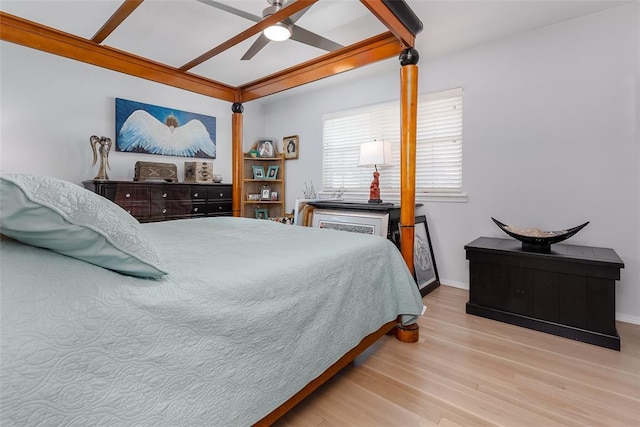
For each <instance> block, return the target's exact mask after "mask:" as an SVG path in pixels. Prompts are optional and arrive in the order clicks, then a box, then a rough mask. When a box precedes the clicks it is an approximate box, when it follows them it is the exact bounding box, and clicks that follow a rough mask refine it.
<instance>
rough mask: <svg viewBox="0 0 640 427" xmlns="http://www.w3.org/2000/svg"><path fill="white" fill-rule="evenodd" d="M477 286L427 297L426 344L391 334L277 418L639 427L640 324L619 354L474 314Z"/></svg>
mask: <svg viewBox="0 0 640 427" xmlns="http://www.w3.org/2000/svg"><path fill="white" fill-rule="evenodd" d="M467 299H468V292H467V291H465V290H462V289H456V288H452V287H448V286H440V287H439V288H438V289H436V290H435V291H434V292H432V293H431V294H429V295H427V296H426V297H425V298H424V302H425V305H426V306H427V307H428V311H427V313H426V314H425V315H424V316H423V317H422V318H421V319H420V321H419V325H420V341H419V342H418V343H415V344H403V343H401V342H399V341H397V340H396V339H395V338H393V337H390V336H386V337H383V338H382V339H381V340H379V341H378V342H377V343H376V344H374V346H373V347H374V348H372V349H370V350H368V351H367V352H366V353H365V354H363V355H361V356H360V357H359V358H358V359H357V360H356V362H354V363H353V364H351V365H350V366H348V367H347V368H345V369H344V370H343V371H342V372H341V373H340V374H338V375H337V376H336V377H334V378H332V379H331V380H330V381H329V382H328V383H327V384H325V385H324V386H322V387H321V388H320V389H318V390H317V391H316V392H315V393H314V394H312V395H311V396H309V397H308V398H307V399H306V400H304V401H303V402H302V403H301V404H300V405H298V406H297V407H296V408H294V410H293V411H291V412H290V413H288V414H287V415H286V416H285V417H284V418H282V419H281V420H280V421H278V423H277V424H276V425H277V426H279V427H284V426H304V427H307V426H322V427H328V426H347V425H352V426H402V427H404V426H433V425H437V426H476V425H482V426H485V425H503V426H551V425H568V426H584V425H599V426H640V326H638V325H632V324H628V323H621V322H618V324H617V327H618V333H619V334H620V337H621V340H622V350H621V351H620V352H618V351H615V350H609V349H605V348H601V347H597V346H594V345H590V344H585V343H581V342H579V341H573V340H570V339H567V338H561V337H556V336H554V335H549V334H545V333H542V332H537V331H532V330H529V329H525V328H520V327H517V326H513V325H508V324H505V323H500V322H496V321H493V320H489V319H484V318H482V317H476V316H472V315H468V314H466V313H465V303H466V302H467Z"/></svg>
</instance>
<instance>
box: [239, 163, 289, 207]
mask: <svg viewBox="0 0 640 427" xmlns="http://www.w3.org/2000/svg"><path fill="white" fill-rule="evenodd" d="M253 166H262V167H263V168H264V172H265V178H264V179H255V178H254V177H253ZM269 166H277V167H278V173H277V175H276V178H275V179H267V178H266V175H267V173H268V170H269ZM242 169H243V171H242V202H241V211H240V216H243V217H246V218H255V217H256V209H266V210H267V212H268V214H269V217H270V218H273V217H282V216H284V214H285V210H284V201H285V197H284V188H285V186H284V184H285V180H284V177H285V171H284V155H283V154H276V156H275V157H251V156H249V154H248V153H244V157H243V160H242ZM264 187H269V189H270V193H272V192H276V193H277V194H278V198H277V200H271V199H269V200H249V194H261V193H262V189H263V188H264Z"/></svg>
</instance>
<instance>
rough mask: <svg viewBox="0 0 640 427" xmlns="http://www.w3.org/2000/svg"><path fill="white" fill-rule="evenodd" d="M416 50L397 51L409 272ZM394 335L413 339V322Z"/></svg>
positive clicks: (403, 243)
mask: <svg viewBox="0 0 640 427" xmlns="http://www.w3.org/2000/svg"><path fill="white" fill-rule="evenodd" d="M419 58H420V56H419V55H418V51H417V50H415V49H414V48H408V49H405V50H404V51H402V53H401V54H400V57H399V59H400V64H401V65H402V68H401V69H400V91H401V93H400V116H401V118H400V120H401V123H400V189H401V190H400V250H401V252H402V257H403V258H404V261H405V263H406V264H407V267H409V270H410V271H411V272H412V273H413V245H414V242H413V237H414V228H415V222H416V220H415V210H416V209H415V206H416V119H417V111H418V65H417V64H418V59H419ZM396 338H398V339H399V340H400V341H403V342H416V341H418V338H419V329H418V325H417V324H412V325H407V326H402V325H401V324H398V327H396Z"/></svg>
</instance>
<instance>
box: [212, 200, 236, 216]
mask: <svg viewBox="0 0 640 427" xmlns="http://www.w3.org/2000/svg"><path fill="white" fill-rule="evenodd" d="M231 205H232V204H231V201H224V202H211V201H209V203H207V213H208V214H209V215H215V214H224V213H230V212H231V211H232V209H233V208H232V206H231Z"/></svg>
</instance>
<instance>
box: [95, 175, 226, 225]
mask: <svg viewBox="0 0 640 427" xmlns="http://www.w3.org/2000/svg"><path fill="white" fill-rule="evenodd" d="M82 184H83V185H84V187H85V188H86V189H88V190H91V191H93V192H94V193H97V194H99V195H101V196H103V197H105V198H107V199H109V200H111V201H112V202H114V203H116V204H118V205H120V206H121V207H122V208H123V209H124V210H126V211H127V212H129V213H130V214H131V215H133V216H134V217H135V218H136V219H137V220H138V221H140V222H154V221H167V220H172V219H181V218H193V217H202V216H231V215H232V206H231V205H232V192H231V184H185V183H173V182H150V181H145V182H134V181H97V180H89V181H84V182H83V183H82Z"/></svg>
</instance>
